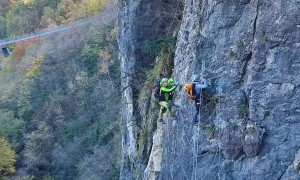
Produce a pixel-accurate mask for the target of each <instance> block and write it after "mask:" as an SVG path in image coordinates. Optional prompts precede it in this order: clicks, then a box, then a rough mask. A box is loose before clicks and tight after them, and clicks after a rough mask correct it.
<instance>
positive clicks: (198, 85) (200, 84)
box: [193, 80, 208, 89]
mask: <svg viewBox="0 0 300 180" xmlns="http://www.w3.org/2000/svg"><path fill="white" fill-rule="evenodd" d="M193 84H195V85H196V89H205V88H207V86H208V83H207V81H206V80H204V81H203V82H193Z"/></svg>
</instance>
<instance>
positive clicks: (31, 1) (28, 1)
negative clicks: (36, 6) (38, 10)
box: [23, 0, 33, 4]
mask: <svg viewBox="0 0 300 180" xmlns="http://www.w3.org/2000/svg"><path fill="white" fill-rule="evenodd" d="M23 3H24V4H31V3H33V0H23Z"/></svg>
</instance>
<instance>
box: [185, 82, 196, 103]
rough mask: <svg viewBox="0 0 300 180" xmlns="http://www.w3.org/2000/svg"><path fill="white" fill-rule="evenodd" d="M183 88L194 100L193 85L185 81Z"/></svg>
mask: <svg viewBox="0 0 300 180" xmlns="http://www.w3.org/2000/svg"><path fill="white" fill-rule="evenodd" d="M183 90H184V92H185V93H186V94H187V96H188V97H189V98H190V99H191V100H195V98H196V96H193V85H192V84H190V83H186V84H185V85H184V86H183Z"/></svg>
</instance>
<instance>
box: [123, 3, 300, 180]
mask: <svg viewBox="0 0 300 180" xmlns="http://www.w3.org/2000/svg"><path fill="white" fill-rule="evenodd" d="M152 2H153V1H151V2H150V1H145V0H139V1H125V0H123V1H121V2H120V8H119V9H120V14H119V45H120V49H121V60H122V61H121V64H122V69H123V70H122V71H123V74H122V86H123V97H122V98H123V99H122V100H123V124H125V126H124V128H123V129H124V132H123V148H124V152H123V169H122V173H121V178H122V179H127V178H129V179H130V178H143V179H216V178H217V177H219V178H221V179H249V178H250V179H297V178H299V166H300V163H299V162H300V160H299V150H300V142H299V141H300V133H299V130H298V129H299V127H300V121H299V120H300V102H299V101H300V95H299V94H300V93H299V91H300V90H299V85H300V79H299V77H300V62H299V56H300V51H299V47H300V2H299V1H298V0H291V1H282V0H274V1H266V0H239V1H222V0H186V1H185V2H184V3H185V4H184V10H183V12H182V13H183V16H182V21H181V26H180V31H179V33H178V36H177V43H176V51H175V56H174V59H173V57H172V56H171V57H168V58H164V55H163V53H161V54H159V55H158V57H157V58H156V60H155V59H154V58H149V57H148V56H146V55H145V54H143V53H142V52H141V46H143V45H144V43H145V42H147V40H155V38H159V37H160V36H161V35H166V34H167V33H166V32H165V31H164V30H166V27H168V26H161V24H160V23H162V24H165V23H166V22H169V21H166V20H170V19H165V20H163V18H162V17H164V16H163V15H162V14H160V13H158V12H161V11H155V10H157V9H159V10H161V9H163V8H162V4H160V3H152ZM157 2H161V1H157ZM170 2H173V1H170ZM170 2H166V4H169V3H170ZM166 4H164V5H166ZM175 5H176V3H175V4H174V6H175ZM175 14H176V13H175ZM175 14H174V15H175ZM148 23H149V24H148ZM161 32H164V33H163V34H160V33H161ZM165 54H167V53H165ZM161 61H162V62H161ZM166 61H167V62H166ZM164 62H166V63H165V64H171V66H173V65H174V67H173V68H174V70H173V72H172V75H173V77H174V79H175V81H178V82H179V83H180V84H184V83H186V82H188V81H189V80H190V77H191V75H192V74H203V75H205V76H206V77H207V78H208V79H209V88H208V89H207V90H205V91H204V95H205V98H204V99H203V101H202V107H201V112H200V118H201V119H200V121H201V122H200V125H199V127H195V126H193V125H192V124H191V122H192V114H193V108H194V105H193V102H190V101H189V100H188V99H187V97H186V96H185V95H184V93H183V92H182V89H181V88H178V89H177V91H176V97H175V99H174V100H175V105H176V106H174V107H173V110H174V112H175V114H176V120H175V121H168V123H167V124H165V125H162V124H157V126H156V123H155V121H156V119H155V118H156V114H157V113H158V111H156V110H157V109H156V108H157V107H156V105H155V104H154V103H153V102H152V103H151V102H150V100H149V98H150V94H151V90H150V91H149V90H147V88H149V82H148V83H146V82H147V81H150V80H151V78H150V77H151V76H144V77H143V78H144V79H146V81H142V83H137V84H135V82H134V80H135V79H136V76H140V74H138V73H137V72H138V70H139V69H140V68H141V67H147V68H150V69H151V68H154V70H156V71H160V70H161V71H165V70H164V68H162V66H163V67H164V65H162V66H159V63H162V64H164ZM153 63H156V65H155V66H154V67H153V65H152V64H153ZM164 73H165V72H164ZM167 74H168V73H167ZM156 75H157V72H156ZM147 78H148V79H147ZM142 86H144V89H143V87H142ZM145 87H147V88H145ZM141 90H142V91H141ZM143 90H146V91H143ZM135 94H136V95H137V97H135ZM145 97H148V98H145ZM145 129H146V130H145ZM140 142H143V143H140ZM141 145H143V147H141ZM137 172H138V173H137Z"/></svg>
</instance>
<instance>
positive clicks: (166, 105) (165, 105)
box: [158, 101, 172, 119]
mask: <svg viewBox="0 0 300 180" xmlns="http://www.w3.org/2000/svg"><path fill="white" fill-rule="evenodd" d="M158 104H159V105H160V111H159V115H158V119H162V118H163V112H164V109H167V113H168V114H169V116H171V115H172V114H171V110H170V105H169V103H168V102H166V101H159V102H158Z"/></svg>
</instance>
